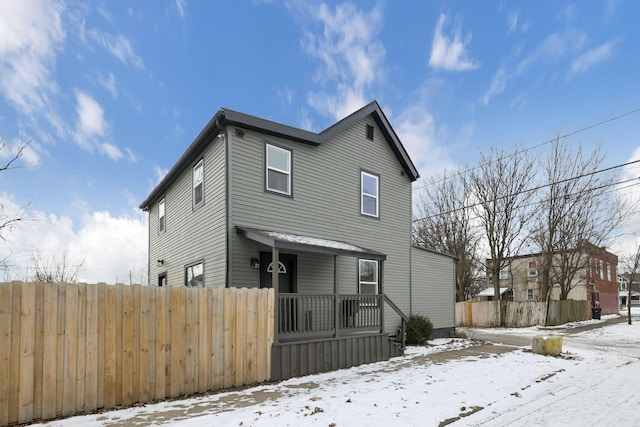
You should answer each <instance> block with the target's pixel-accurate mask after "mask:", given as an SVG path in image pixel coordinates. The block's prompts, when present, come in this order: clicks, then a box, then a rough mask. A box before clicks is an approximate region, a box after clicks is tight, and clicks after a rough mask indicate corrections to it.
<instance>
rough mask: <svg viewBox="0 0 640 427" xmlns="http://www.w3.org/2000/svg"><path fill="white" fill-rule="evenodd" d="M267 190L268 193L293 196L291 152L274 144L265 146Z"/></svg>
mask: <svg viewBox="0 0 640 427" xmlns="http://www.w3.org/2000/svg"><path fill="white" fill-rule="evenodd" d="M265 156H266V159H265V188H266V190H267V191H270V192H273V193H278V194H284V195H285V196H290V195H291V150H288V149H286V148H281V147H277V146H275V145H273V144H268V143H267V144H266V146H265Z"/></svg>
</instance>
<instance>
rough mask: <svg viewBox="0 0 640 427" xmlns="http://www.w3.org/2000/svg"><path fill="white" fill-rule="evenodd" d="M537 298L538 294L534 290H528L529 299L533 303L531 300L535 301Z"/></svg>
mask: <svg viewBox="0 0 640 427" xmlns="http://www.w3.org/2000/svg"><path fill="white" fill-rule="evenodd" d="M535 297H536V294H535V292H534V290H533V289H527V299H528V300H530V301H531V300H534V299H535Z"/></svg>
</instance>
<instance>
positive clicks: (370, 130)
mask: <svg viewBox="0 0 640 427" xmlns="http://www.w3.org/2000/svg"><path fill="white" fill-rule="evenodd" d="M367 139H370V140H372V141H373V126H371V125H367Z"/></svg>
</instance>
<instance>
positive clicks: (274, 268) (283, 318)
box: [237, 227, 408, 379]
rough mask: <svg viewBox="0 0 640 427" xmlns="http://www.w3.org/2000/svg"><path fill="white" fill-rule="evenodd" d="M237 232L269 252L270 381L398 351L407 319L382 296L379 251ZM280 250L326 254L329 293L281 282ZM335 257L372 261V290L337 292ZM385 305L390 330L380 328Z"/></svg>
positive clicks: (298, 237) (297, 237)
mask: <svg viewBox="0 0 640 427" xmlns="http://www.w3.org/2000/svg"><path fill="white" fill-rule="evenodd" d="M237 233H238V234H239V235H241V236H243V237H245V238H247V239H250V240H252V241H254V242H257V243H259V244H261V245H264V246H267V247H269V248H270V252H271V256H270V263H269V264H268V266H267V267H266V269H265V271H266V272H268V273H269V278H268V279H269V280H268V282H269V287H272V288H273V289H274V291H275V313H274V329H275V337H274V343H273V347H272V379H282V378H289V377H292V376H298V375H306V374H311V373H317V372H325V371H330V370H334V369H341V368H347V367H350V366H357V365H360V364H363V363H371V362H376V361H381V360H388V359H389V358H390V357H394V356H399V355H402V354H403V349H404V345H405V342H404V337H405V325H406V321H407V320H408V319H407V316H406V315H405V314H404V313H403V312H402V311H401V310H400V309H399V308H398V307H397V306H396V305H395V304H394V303H393V302H392V301H391V300H390V299H389V298H388V297H387V296H386V295H385V294H384V283H383V277H384V261H385V260H386V255H385V254H383V253H380V252H377V251H373V250H369V249H366V248H363V247H360V246H357V245H352V244H349V243H344V242H338V241H334V240H327V239H322V238H316V237H310V236H301V235H296V234H290V233H280V232H274V231H267V230H258V229H254V228H245V227H237ZM283 252H284V253H286V254H291V253H312V254H324V255H330V256H332V257H333V284H332V285H333V289H332V292H313V293H310V292H297V289H295V286H293V287H292V286H291V285H290V283H286V284H284V285H285V286H283V283H281V280H282V278H281V276H283V273H284V272H286V271H287V270H286V268H287V267H288V266H289V267H290V266H291V264H283V263H282V261H281V258H282V257H283V256H284V254H283ZM339 257H351V258H357V259H366V260H375V261H376V262H377V269H376V271H375V279H376V284H377V290H376V292H375V293H373V292H372V293H368V294H363V293H353V286H352V287H351V289H350V290H351V292H343V290H342V289H341V282H340V277H341V274H340V271H339V265H340V263H339V262H338V259H339ZM262 258H264V257H261V259H262ZM294 265H295V264H294ZM263 267H264V266H263ZM284 277H285V276H283V278H284ZM285 280H289V279H285ZM261 286H262V282H261ZM283 290H285V292H283ZM385 306H387V307H390V308H391V309H392V310H391V311H390V313H391V315H392V316H393V321H394V323H397V324H398V325H399V327H398V328H397V331H396V330H394V332H393V333H391V334H389V333H387V332H385V331H386V329H385Z"/></svg>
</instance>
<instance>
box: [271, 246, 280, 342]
mask: <svg viewBox="0 0 640 427" xmlns="http://www.w3.org/2000/svg"><path fill="white" fill-rule="evenodd" d="M278 252H279V251H278V248H276V247H273V248H271V287H272V288H273V294H274V296H275V298H274V299H275V302H276V307H275V312H274V313H273V321H274V322H275V325H274V326H275V329H274V330H275V332H276V333H275V337H274V340H275V343H276V344H277V343H278V342H279V341H280V328H279V326H280V299H279V297H278V293H279V292H278V291H279V290H280V289H279V288H280V284H279V282H278V279H279V276H278V272H279V270H280V268H279V267H280V255H279V253H278Z"/></svg>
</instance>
